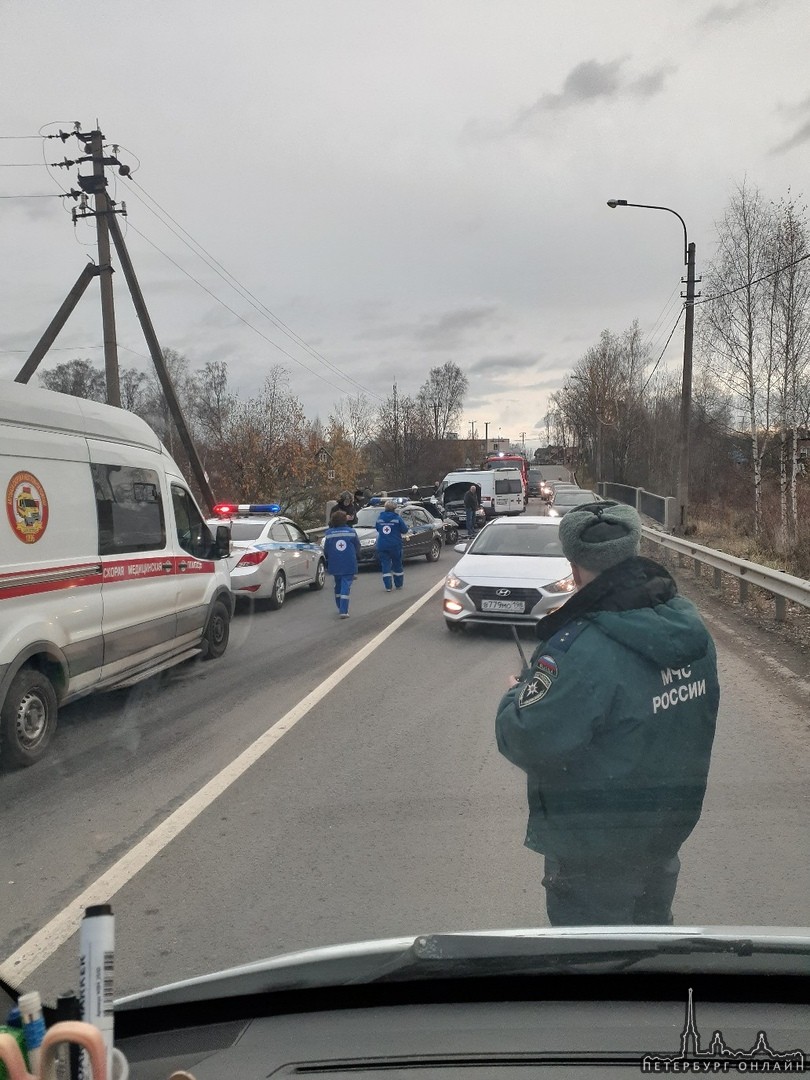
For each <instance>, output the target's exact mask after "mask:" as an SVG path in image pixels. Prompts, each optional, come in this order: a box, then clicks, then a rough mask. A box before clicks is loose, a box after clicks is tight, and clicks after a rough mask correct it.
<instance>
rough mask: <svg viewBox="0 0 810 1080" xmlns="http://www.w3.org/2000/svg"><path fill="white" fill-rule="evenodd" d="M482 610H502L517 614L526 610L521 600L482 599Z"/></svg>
mask: <svg viewBox="0 0 810 1080" xmlns="http://www.w3.org/2000/svg"><path fill="white" fill-rule="evenodd" d="M481 610H482V611H504V612H508V613H509V614H510V615H517V614H520V613H522V612H523V611H525V610H526V605H525V603H524V602H523V600H482V601H481Z"/></svg>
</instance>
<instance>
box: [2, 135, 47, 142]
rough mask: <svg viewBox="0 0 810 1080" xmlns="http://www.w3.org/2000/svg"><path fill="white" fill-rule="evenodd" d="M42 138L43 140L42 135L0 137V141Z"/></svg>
mask: <svg viewBox="0 0 810 1080" xmlns="http://www.w3.org/2000/svg"><path fill="white" fill-rule="evenodd" d="M43 138H45V136H44V135H0V139H3V140H4V141H5V140H6V139H17V140H22V139H43Z"/></svg>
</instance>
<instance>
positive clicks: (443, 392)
mask: <svg viewBox="0 0 810 1080" xmlns="http://www.w3.org/2000/svg"><path fill="white" fill-rule="evenodd" d="M468 387H469V381H468V379H467V376H466V375H465V374H464V372H463V371H462V370H461V368H460V367H459V366H458V364H454V363H453V361H452V360H448V361H447V363H445V364H442V366H441V367H434V368H431V369H430V372H429V374H428V377H427V379H426V380H425V382H424V383H423V384H422V386H421V387H420V389H419V394H418V400H419V402H420V405H421V406H422V408H423V409H424V410H425V411H426V412H427V413H428V415H429V416H430V420H431V425H432V431H433V438H434V439H435V440H436V442H438V441H439V439H446V438H447V434H448V432H449V431H453V430H455V428H456V427H457V426H458V421H459V419H460V417H461V410H462V407H463V405H464V395H465V394H466V393H467V389H468Z"/></svg>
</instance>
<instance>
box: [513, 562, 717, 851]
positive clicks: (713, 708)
mask: <svg viewBox="0 0 810 1080" xmlns="http://www.w3.org/2000/svg"><path fill="white" fill-rule="evenodd" d="M544 626H547V628H548V631H549V632H548V633H546V632H544V631H542V630H541V629H538V635H540V634H541V633H542V636H543V637H544V638H545V640H543V641H541V644H540V645H539V646H538V648H537V649H536V650H535V652H534V654H533V656H532V659H531V663H530V665H529V670H528V672H526V673H524V675H523V677H522V680H521V681H520V682H519V683H518V684H517V686H515V687H513V688H512V689H511V690H509V691H508V693H507V694H506V695H505V696H504V698H503V699H502V701H501V703H500V706H499V708H498V715H497V719H496V735H497V740H498V748H499V750H500V751H501V753H502V754H503V755H504V756H505V757H506V758H508V759H509V761H511V762H513V764H515V765H517V766H518V767H519V768H521V769H522V770H523V771H524V772H525V773H526V774H527V777H528V798H529V824H528V829H527V833H526V841H525V842H526V845H527V846H528V847H530V848H533V849H534V850H535V851H539V852H543V853H545V854H551V855H555V856H556V857H558V858H564V857H568V858H571V857H578V858H582V859H586V860H587V859H597V860H598V859H603V858H611V859H613V858H619V859H621V858H629V859H633V860H635V859H638V858H640V857H644V856H645V855H650V856H671V855H674V854H675V853H676V852H677V850H678V848H679V847H680V846H681V844H682V843H683V841H684V840H685V839H686V837H687V836H688V835H689V834H690V833H691V831H692V830H693V828H694V827H695V825H696V823H697V821H698V818H699V817H700V812H701V808H702V805H703V796H704V794H705V790H706V778H707V775H708V771H709V760H710V756H711V749H712V741H713V739H714V731H715V722H716V719H717V709H718V704H719V686H718V681H717V662H716V654H715V648H714V642H713V641H712V639H711V637H710V635H709V632H708V631H707V629H706V627H705V626H704V624H703V622H702V620H701V618H700V616H699V615H698V613H697V610H696V608H695V607H694V605H693V604H691V603H690V602H689V601H688V600H686V599H684V598H683V597H681V596H678V595H677V588H676V586H675V583H674V581H673V580H672V578H671V577H670V575H669V574H668V573H667V571H666V570H665V569H664V568H663V567H660V566H658V564H656V563H654V562H652V561H651V560H649V559H643V558H633V559H628V560H626V561H625V562H624V563H621V564H619V566H617V567H612V568H611V569H610V570H608V571H605V572H604V573H602V574H600V575H599V577H598V578H597V579H596V580H595V581H593V582H591V583H590V584H588V585H586V586H584V587H583V588H582V589H581V590H580V591H579V593H577V594H575V596H573V597H572V598H571V600H569V601H568V603H567V604H565V606H564V607H563V608H561V609H560V610H559V611H558V612H556V613H555V614H554V615H552V616H550V617H548V618H547V619H544V620H543V621H542V622H541V623H540V628H543V627H544Z"/></svg>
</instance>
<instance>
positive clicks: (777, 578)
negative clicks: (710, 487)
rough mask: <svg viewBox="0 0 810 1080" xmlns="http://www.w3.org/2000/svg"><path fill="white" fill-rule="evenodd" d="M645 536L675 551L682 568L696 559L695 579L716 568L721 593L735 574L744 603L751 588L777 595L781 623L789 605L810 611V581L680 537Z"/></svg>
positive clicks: (653, 533) (646, 533)
mask: <svg viewBox="0 0 810 1080" xmlns="http://www.w3.org/2000/svg"><path fill="white" fill-rule="evenodd" d="M641 531H642V534H643V535H644V537H645V538H646V539H647V540H652V541H653V543H656V544H660V545H661V546H662V547H665V548H668V549H669V550H670V551H674V552H675V553H676V554H677V555H678V558H679V562H680V565H681V566H683V565H684V560H685V559H692V560H693V563H694V572H695V577H700V572H701V567H702V566H711V567H713V568H714V587H715V588H716V589H719V588H720V586H721V584H722V578H721V574H731V575H732V576H733V577H736V578H737V579H738V580H739V583H740V602H741V603H744V602H745V601H746V600H747V599H748V587H749V586H750V585H756V586H757V587H758V588H760V589H765V590H767V591H768V592H770V593H773V596H774V600H775V601H776V618H777V621H778V622H784V621H785V619H786V618H787V602H788V600H790V601H792V602H793V603H794V604H801V605H802V606H804V607H810V581H804V580H803V579H802V578H798V577H793V575H792V574H785V573H783V572H782V571H781V570H773V569H771V567H769V566H760V565H759V564H758V563H752V562H748V561H747V560H746V559H738V558H736V556H734V555H726V554H725V553H724V552H722V551H715V550H714V548H707V547H703V546H702V545H701V544H694V543H692V542H691V541H690V540H686V539H684V538H682V537H680V536H671V535H670V534H669V533H664V532H659V531H658V529H651V528H649V527H648V526H646V525H644V526H642V529H641Z"/></svg>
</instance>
